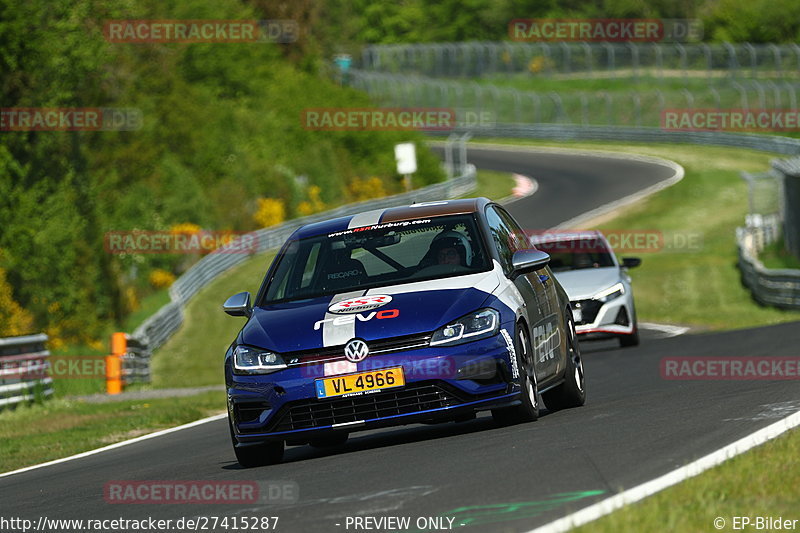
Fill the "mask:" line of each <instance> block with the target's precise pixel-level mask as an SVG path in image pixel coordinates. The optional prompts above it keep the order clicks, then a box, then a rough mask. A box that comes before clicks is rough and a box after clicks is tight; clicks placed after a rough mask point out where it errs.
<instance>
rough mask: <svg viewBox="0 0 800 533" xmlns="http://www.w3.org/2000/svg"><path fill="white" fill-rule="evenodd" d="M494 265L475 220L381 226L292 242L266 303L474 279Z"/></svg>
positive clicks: (464, 217) (456, 218) (461, 218)
mask: <svg viewBox="0 0 800 533" xmlns="http://www.w3.org/2000/svg"><path fill="white" fill-rule="evenodd" d="M490 265H491V261H490V260H489V259H488V257H487V254H486V251H485V249H484V245H483V243H482V240H481V239H480V238H479V237H478V233H477V230H476V225H475V220H474V218H473V217H472V216H471V215H457V216H446V217H434V218H430V219H417V220H407V221H400V222H389V223H383V224H377V225H375V226H369V227H366V228H355V229H348V230H344V231H337V232H333V233H329V234H325V235H318V236H314V237H309V238H305V239H301V240H296V241H292V242H291V243H289V245H288V246H287V247H286V249H285V251H284V253H283V255H282V256H281V257H280V259H279V262H278V264H277V266H276V268H275V271H274V275H273V277H272V280H271V281H270V282H269V285H268V286H267V290H266V293H265V296H264V298H263V302H262V304H270V303H276V302H281V301H289V300H299V299H307V298H314V297H317V296H323V295H327V294H336V293H344V292H350V291H357V290H364V289H368V288H373V287H380V286H385V285H394V284H401V283H411V282H414V281H422V280H428V279H436V278H445V277H450V276H459V275H464V274H472V273H475V272H481V271H485V270H488V269H489V268H490Z"/></svg>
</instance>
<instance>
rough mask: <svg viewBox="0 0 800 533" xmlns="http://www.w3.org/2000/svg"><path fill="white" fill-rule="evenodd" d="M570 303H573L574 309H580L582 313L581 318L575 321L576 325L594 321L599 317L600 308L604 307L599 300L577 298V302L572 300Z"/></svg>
mask: <svg viewBox="0 0 800 533" xmlns="http://www.w3.org/2000/svg"><path fill="white" fill-rule="evenodd" d="M570 305H572V308H573V309H580V310H581V313H582V317H581V320H580V321H579V322H575V325H576V326H583V325H586V324H591V323H592V322H594V320H595V318H597V313H599V312H600V308H601V307H603V304H602V303H601V302H598V301H597V300H577V301H575V302H570Z"/></svg>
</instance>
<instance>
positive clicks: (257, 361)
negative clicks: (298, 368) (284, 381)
mask: <svg viewBox="0 0 800 533" xmlns="http://www.w3.org/2000/svg"><path fill="white" fill-rule="evenodd" d="M233 368H234V369H235V370H236V371H237V373H238V374H269V373H270V372H275V371H276V370H281V369H284V368H286V363H284V362H283V358H282V357H281V356H280V355H278V354H276V353H272V352H267V351H264V350H259V349H258V348H250V347H249V346H241V345H240V346H237V347H236V348H234V350H233Z"/></svg>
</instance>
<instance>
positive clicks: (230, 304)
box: [222, 292, 253, 317]
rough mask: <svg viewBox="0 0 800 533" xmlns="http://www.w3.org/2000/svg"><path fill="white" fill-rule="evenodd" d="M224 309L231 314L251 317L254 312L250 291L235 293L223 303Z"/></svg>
mask: <svg viewBox="0 0 800 533" xmlns="http://www.w3.org/2000/svg"><path fill="white" fill-rule="evenodd" d="M222 310H223V311H225V312H226V313H228V314H229V315H231V316H246V317H249V316H250V315H251V314H253V308H252V307H250V293H249V292H240V293H239V294H234V295H233V296H231V297H230V298H228V299H227V300H225V303H224V304H222Z"/></svg>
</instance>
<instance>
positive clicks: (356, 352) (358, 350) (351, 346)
mask: <svg viewBox="0 0 800 533" xmlns="http://www.w3.org/2000/svg"><path fill="white" fill-rule="evenodd" d="M368 355H369V346H367V343H366V342H364V341H362V340H361V339H353V340H351V341H350V342H348V343H347V344H345V345H344V356H345V358H347V360H348V361H350V362H351V363H358V362H359V361H363V360H364V359H366V358H367V356H368Z"/></svg>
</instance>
